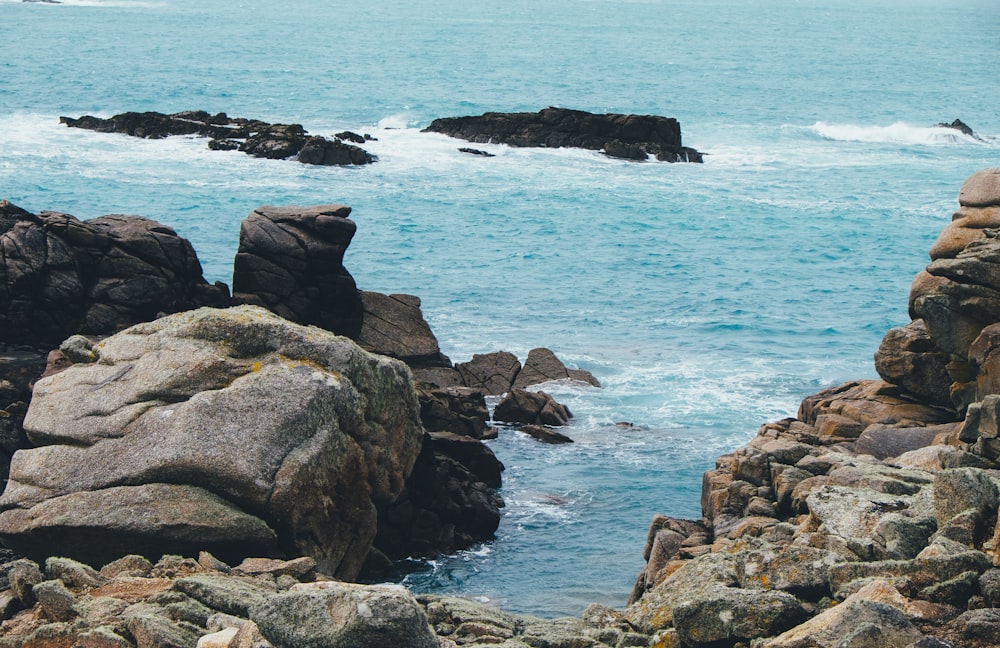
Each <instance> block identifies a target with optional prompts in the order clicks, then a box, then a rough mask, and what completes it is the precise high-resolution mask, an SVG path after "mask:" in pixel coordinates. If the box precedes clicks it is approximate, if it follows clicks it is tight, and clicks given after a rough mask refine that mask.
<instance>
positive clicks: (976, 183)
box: [958, 169, 1000, 207]
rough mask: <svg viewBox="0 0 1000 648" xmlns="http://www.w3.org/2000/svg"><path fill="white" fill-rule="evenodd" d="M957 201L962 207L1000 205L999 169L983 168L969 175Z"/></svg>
mask: <svg viewBox="0 0 1000 648" xmlns="http://www.w3.org/2000/svg"><path fill="white" fill-rule="evenodd" d="M958 202H959V204H960V205H962V206H963V207H989V206H1000V169H983V170H982V171H977V172H976V173H973V174H972V175H971V176H969V177H968V179H966V181H965V183H964V184H962V190H961V191H960V192H959V194H958Z"/></svg>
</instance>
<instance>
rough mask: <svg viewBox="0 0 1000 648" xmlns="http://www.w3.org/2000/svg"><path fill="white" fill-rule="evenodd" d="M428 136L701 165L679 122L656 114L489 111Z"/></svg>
mask: <svg viewBox="0 0 1000 648" xmlns="http://www.w3.org/2000/svg"><path fill="white" fill-rule="evenodd" d="M424 130H425V131H430V132H435V133H444V134H445V135H449V136H451V137H457V138H459V139H464V140H468V141H470V142H478V143H496V144H508V145H510V146H534V147H549V148H559V147H574V148H584V149H591V150H595V151H598V150H604V151H605V152H606V154H607V155H610V156H613V157H624V158H627V159H645V158H646V156H647V155H651V156H654V157H656V159H658V160H660V161H663V162H701V161H702V154H701V153H699V152H698V151H696V150H694V149H692V148H688V147H685V146H682V145H681V127H680V124H678V123H677V120H676V119H673V118H671V117H659V116H655V115H624V114H605V115H599V114H593V113H588V112H585V111H582V110H569V109H566V108H552V107H550V108H545V109H543V110H540V111H538V112H537V113H498V112H488V113H484V114H483V115H480V116H468V117H448V118H442V119H435V120H434V121H433V122H431V124H430V126H428V127H427V128H425V129H424Z"/></svg>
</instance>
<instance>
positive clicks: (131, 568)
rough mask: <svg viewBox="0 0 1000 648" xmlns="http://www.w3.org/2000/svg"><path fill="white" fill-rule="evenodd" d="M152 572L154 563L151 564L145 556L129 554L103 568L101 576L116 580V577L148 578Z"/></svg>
mask: <svg viewBox="0 0 1000 648" xmlns="http://www.w3.org/2000/svg"><path fill="white" fill-rule="evenodd" d="M152 570H153V563H151V562H149V559H147V558H146V557H145V556H139V555H137V554H129V555H128V556H123V557H121V558H119V559H118V560H115V561H114V562H109V563H108V564H107V565H105V566H104V567H101V572H100V574H101V576H104V577H105V578H114V577H115V576H140V577H146V576H149V573H150V572H151V571H152Z"/></svg>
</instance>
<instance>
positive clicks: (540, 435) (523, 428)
mask: <svg viewBox="0 0 1000 648" xmlns="http://www.w3.org/2000/svg"><path fill="white" fill-rule="evenodd" d="M517 429H518V431H520V432H524V433H525V434H527V435H528V436H530V437H531V438H533V439H538V440H539V441H541V442H542V443H551V444H561V443H573V439H571V438H569V437H568V436H566V435H565V434H563V433H562V432H558V431H556V430H553V429H552V428H550V427H546V426H544V425H532V424H530V423H526V424H524V425H520V426H518V428H517Z"/></svg>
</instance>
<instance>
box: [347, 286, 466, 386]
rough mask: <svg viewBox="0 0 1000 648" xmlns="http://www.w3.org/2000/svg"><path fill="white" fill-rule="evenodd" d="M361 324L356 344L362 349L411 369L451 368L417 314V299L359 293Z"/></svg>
mask: <svg viewBox="0 0 1000 648" xmlns="http://www.w3.org/2000/svg"><path fill="white" fill-rule="evenodd" d="M360 295H361V303H362V305H363V307H364V320H363V324H362V327H361V330H360V332H359V333H358V334H357V336H356V341H357V343H358V344H359V345H361V346H362V347H363V348H365V349H367V350H369V351H372V352H373V353H379V354H382V355H387V356H389V357H391V358H397V359H399V360H402V361H403V362H405V363H406V364H407V365H409V366H410V367H450V366H451V361H450V360H449V359H448V357H447V356H445V355H443V354H442V353H441V349H440V348H439V347H438V341H437V338H436V337H434V333H433V332H431V328H430V326H429V325H428V324H427V321H426V320H425V319H424V316H423V313H422V312H421V311H420V298H419V297H415V296H413V295H383V294H381V293H375V292H368V291H365V292H362V293H360Z"/></svg>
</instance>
